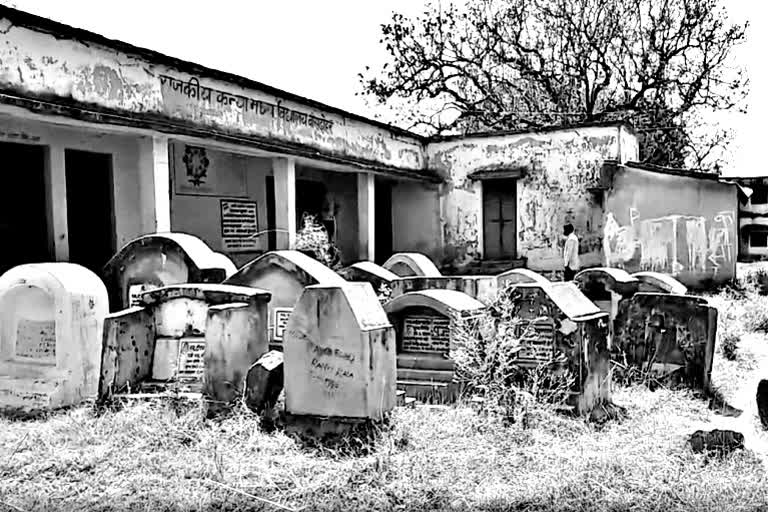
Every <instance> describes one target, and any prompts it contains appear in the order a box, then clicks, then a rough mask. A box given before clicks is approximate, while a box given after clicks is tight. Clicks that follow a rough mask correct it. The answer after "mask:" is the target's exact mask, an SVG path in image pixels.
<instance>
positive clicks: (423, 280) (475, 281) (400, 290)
mask: <svg viewBox="0 0 768 512" xmlns="http://www.w3.org/2000/svg"><path fill="white" fill-rule="evenodd" d="M423 290H453V291H457V292H462V293H465V294H467V295H469V296H470V297H472V298H474V299H477V300H479V301H480V302H483V303H484V304H490V303H491V302H493V301H494V300H495V299H496V294H497V292H498V286H497V279H496V276H439V277H424V276H412V277H401V278H398V279H396V280H395V281H393V282H392V297H391V298H393V299H394V298H395V297H399V296H401V295H404V294H406V293H410V292H418V291H423Z"/></svg>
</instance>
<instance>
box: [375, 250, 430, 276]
mask: <svg viewBox="0 0 768 512" xmlns="http://www.w3.org/2000/svg"><path fill="white" fill-rule="evenodd" d="M382 266H383V267H384V268H385V269H387V270H389V271H390V272H392V273H393V274H396V275H398V276H400V277H411V276H422V277H440V271H439V270H438V269H437V267H436V266H435V264H434V263H432V260H430V259H429V258H428V257H427V256H425V255H423V254H421V253H418V252H399V253H397V254H393V255H392V256H390V258H389V259H388V260H387V261H385V262H384V265H382Z"/></svg>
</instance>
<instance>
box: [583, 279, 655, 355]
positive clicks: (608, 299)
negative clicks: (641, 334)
mask: <svg viewBox="0 0 768 512" xmlns="http://www.w3.org/2000/svg"><path fill="white" fill-rule="evenodd" d="M573 281H574V283H575V284H576V286H578V287H579V289H580V290H581V291H582V293H584V295H586V296H587V298H588V299H589V300H591V301H592V302H594V303H595V305H596V306H597V307H598V308H600V310H601V311H604V312H605V313H608V317H609V323H608V347H612V346H613V335H614V322H615V321H616V316H617V315H618V314H619V303H620V302H621V301H622V300H625V299H631V298H632V296H633V295H634V294H635V293H637V292H638V289H639V287H640V281H638V280H637V279H635V278H634V277H632V276H631V275H629V274H628V273H627V272H626V271H624V270H622V269H620V268H608V267H597V268H588V269H586V270H582V271H581V272H579V273H578V274H576V276H575V277H574V279H573Z"/></svg>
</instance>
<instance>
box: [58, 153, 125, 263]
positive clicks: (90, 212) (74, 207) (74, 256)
mask: <svg viewBox="0 0 768 512" xmlns="http://www.w3.org/2000/svg"><path fill="white" fill-rule="evenodd" d="M65 168H66V175H67V233H68V235H69V261H70V262H72V263H77V264H78V265H82V266H84V267H86V268H88V269H91V270H92V271H94V272H96V273H100V272H101V268H102V267H103V266H104V264H105V263H106V262H107V261H109V258H111V257H112V255H113V254H114V253H115V210H114V198H113V192H112V191H113V186H112V155H110V154H105V153H92V152H90V151H75V150H71V149H68V150H66V152H65Z"/></svg>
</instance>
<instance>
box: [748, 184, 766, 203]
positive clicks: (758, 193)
mask: <svg viewBox="0 0 768 512" xmlns="http://www.w3.org/2000/svg"><path fill="white" fill-rule="evenodd" d="M749 200H750V202H751V204H768V187H755V188H754V190H753V191H752V197H750V199H749Z"/></svg>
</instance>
